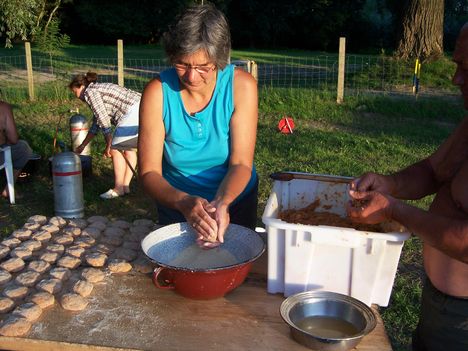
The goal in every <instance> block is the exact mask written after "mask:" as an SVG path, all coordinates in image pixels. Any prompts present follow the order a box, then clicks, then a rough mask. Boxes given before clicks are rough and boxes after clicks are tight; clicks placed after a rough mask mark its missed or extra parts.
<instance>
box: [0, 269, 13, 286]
mask: <svg viewBox="0 0 468 351" xmlns="http://www.w3.org/2000/svg"><path fill="white" fill-rule="evenodd" d="M10 279H11V274H10V273H9V272H7V271H4V270H3V269H0V285H3V284H5V283H7V282H9V281H10Z"/></svg>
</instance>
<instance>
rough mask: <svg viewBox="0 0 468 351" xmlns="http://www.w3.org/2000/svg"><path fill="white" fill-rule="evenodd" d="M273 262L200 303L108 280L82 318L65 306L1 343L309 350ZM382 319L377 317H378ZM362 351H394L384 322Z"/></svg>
mask: <svg viewBox="0 0 468 351" xmlns="http://www.w3.org/2000/svg"><path fill="white" fill-rule="evenodd" d="M265 267H266V266H265V258H264V257H262V258H261V259H260V260H259V261H258V263H256V265H255V266H254V268H253V269H252V272H251V274H250V275H249V277H248V278H247V280H246V282H245V283H244V284H243V285H241V286H240V287H239V288H237V289H236V290H234V291H233V292H231V293H229V294H228V295H226V296H225V297H224V298H220V299H216V300H210V301H195V300H189V299H186V298H183V297H181V296H179V295H177V294H176V293H174V292H172V291H163V290H159V289H157V288H155V287H154V285H153V284H152V282H151V278H150V277H149V276H146V275H142V274H139V273H135V274H128V275H123V276H117V275H113V276H108V277H107V279H106V283H103V284H100V285H96V286H95V290H94V291H93V294H92V295H91V297H90V304H89V305H88V307H87V308H86V309H85V310H84V311H82V312H78V313H72V312H68V311H65V310H63V309H62V308H61V307H59V306H58V305H57V304H56V305H55V306H54V307H53V308H51V309H49V310H47V311H45V313H44V314H43V315H42V317H41V319H40V320H39V321H38V322H36V323H34V325H33V328H32V330H31V332H30V333H29V334H28V336H27V337H25V338H13V337H0V349H6V350H24V351H46V350H47V351H58V350H60V351H62V350H70V351H75V350H80V351H81V350H86V351H105V350H106V351H109V350H114V351H115V350H128V349H130V350H222V351H228V350H233V351H234V350H235V351H239V350H288V351H294V350H309V349H307V348H305V347H303V346H301V345H300V344H298V343H296V342H295V341H294V340H292V339H291V337H290V335H289V327H288V326H287V325H286V324H285V323H284V322H283V320H282V319H281V316H280V314H279V307H280V305H281V303H282V301H283V300H284V297H283V296H282V295H280V294H276V295H271V294H268V293H267V292H266V275H265V273H264V272H265ZM376 312H377V311H376ZM376 315H377V319H378V324H377V327H376V328H375V329H374V331H373V332H372V333H370V334H369V335H368V336H366V337H365V338H364V339H363V340H362V342H361V343H360V344H359V345H358V347H357V348H356V349H355V350H358V351H370V350H375V351H377V350H378V351H390V350H391V346H390V343H389V341H388V338H387V335H386V333H385V329H384V326H383V323H382V320H381V318H380V316H379V314H378V312H377V313H376Z"/></svg>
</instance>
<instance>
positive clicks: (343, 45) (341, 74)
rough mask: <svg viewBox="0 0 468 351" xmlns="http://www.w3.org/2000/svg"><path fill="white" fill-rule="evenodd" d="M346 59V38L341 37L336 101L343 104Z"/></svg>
mask: <svg viewBox="0 0 468 351" xmlns="http://www.w3.org/2000/svg"><path fill="white" fill-rule="evenodd" d="M345 59H346V38H344V37H341V38H340V49H339V54H338V84H337V93H336V102H337V103H338V104H341V103H342V102H343V96H344V79H345Z"/></svg>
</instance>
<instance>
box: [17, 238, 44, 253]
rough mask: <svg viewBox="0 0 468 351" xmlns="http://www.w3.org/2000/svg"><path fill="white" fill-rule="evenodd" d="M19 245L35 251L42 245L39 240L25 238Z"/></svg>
mask: <svg viewBox="0 0 468 351" xmlns="http://www.w3.org/2000/svg"><path fill="white" fill-rule="evenodd" d="M19 247H22V248H25V249H28V250H30V251H36V250H39V249H40V248H41V247H42V244H41V242H40V241H37V240H27V241H25V242H24V243H22V244H21V246H19Z"/></svg>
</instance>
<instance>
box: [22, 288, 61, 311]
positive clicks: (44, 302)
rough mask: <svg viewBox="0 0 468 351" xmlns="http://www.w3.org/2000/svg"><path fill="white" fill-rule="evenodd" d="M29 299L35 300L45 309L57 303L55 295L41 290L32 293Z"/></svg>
mask: <svg viewBox="0 0 468 351" xmlns="http://www.w3.org/2000/svg"><path fill="white" fill-rule="evenodd" d="M28 301H31V302H34V303H35V304H36V305H38V306H39V307H40V308H42V309H44V308H47V307H50V306H53V305H54V303H55V297H54V295H52V294H50V293H48V292H45V291H41V292H37V293H35V294H33V295H31V296H30V297H29V298H28Z"/></svg>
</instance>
